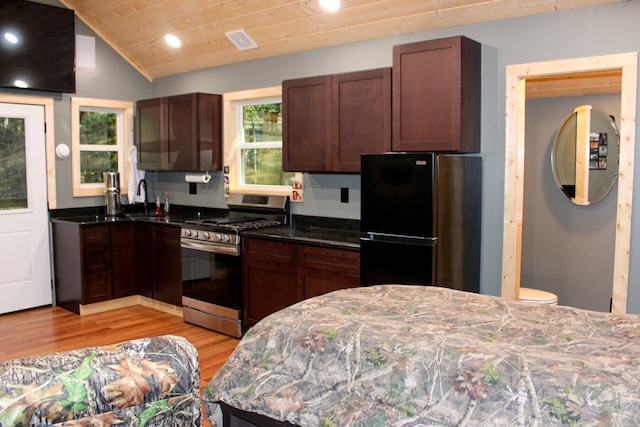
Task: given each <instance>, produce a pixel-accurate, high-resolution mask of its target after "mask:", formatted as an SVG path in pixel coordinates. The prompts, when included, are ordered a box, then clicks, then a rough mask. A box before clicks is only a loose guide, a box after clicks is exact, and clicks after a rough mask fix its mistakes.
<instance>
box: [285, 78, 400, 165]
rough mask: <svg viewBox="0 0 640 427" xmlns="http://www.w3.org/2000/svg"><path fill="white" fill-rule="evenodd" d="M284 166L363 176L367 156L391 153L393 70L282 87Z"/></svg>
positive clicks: (301, 81) (288, 83)
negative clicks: (362, 156) (362, 164)
mask: <svg viewBox="0 0 640 427" xmlns="http://www.w3.org/2000/svg"><path fill="white" fill-rule="evenodd" d="M282 105H283V107H282V108H283V141H282V143H283V164H284V166H283V167H284V170H286V171H291V172H336V173H359V172H360V155H361V154H362V153H383V152H385V151H389V150H390V149H391V69H390V68H380V69H375V70H365V71H357V72H352V73H343V74H335V75H327V76H317V77H309V78H303V79H295V80H285V81H284V82H282Z"/></svg>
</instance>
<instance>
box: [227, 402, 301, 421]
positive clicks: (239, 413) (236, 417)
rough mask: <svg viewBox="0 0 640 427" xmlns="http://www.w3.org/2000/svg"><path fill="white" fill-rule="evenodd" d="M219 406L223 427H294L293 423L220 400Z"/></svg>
mask: <svg viewBox="0 0 640 427" xmlns="http://www.w3.org/2000/svg"><path fill="white" fill-rule="evenodd" d="M220 408H221V409H222V423H223V426H224V427H295V424H291V423H289V422H286V421H285V422H282V421H276V420H274V419H272V418H269V417H265V416H264V415H260V414H254V413H253V412H246V411H243V410H240V409H236V408H234V407H232V406H229V405H227V404H226V403H224V402H220Z"/></svg>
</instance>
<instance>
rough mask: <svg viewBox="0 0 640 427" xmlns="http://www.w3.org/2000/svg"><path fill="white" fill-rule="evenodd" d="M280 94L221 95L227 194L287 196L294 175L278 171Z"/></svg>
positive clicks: (275, 89) (276, 89)
mask: <svg viewBox="0 0 640 427" xmlns="http://www.w3.org/2000/svg"><path fill="white" fill-rule="evenodd" d="M281 94H282V88H281V87H280V86H277V87H272V88H266V89H258V90H248V91H242V92H233V93H227V94H225V95H224V105H225V120H226V126H225V128H226V129H228V130H229V132H227V133H226V135H225V153H226V155H227V158H226V160H227V165H229V187H230V189H231V190H233V191H240V192H242V191H247V192H252V193H265V194H284V195H290V194H291V185H292V182H293V179H294V173H293V172H284V171H283V170H282V97H281Z"/></svg>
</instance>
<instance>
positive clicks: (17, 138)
mask: <svg viewBox="0 0 640 427" xmlns="http://www.w3.org/2000/svg"><path fill="white" fill-rule="evenodd" d="M24 122H25V120H24V118H18V117H0V159H2V164H3V170H2V173H0V210H8V209H12V210H13V209H27V208H28V205H27V161H26V157H27V154H26V149H25V146H26V138H25V131H24V124H25V123H24Z"/></svg>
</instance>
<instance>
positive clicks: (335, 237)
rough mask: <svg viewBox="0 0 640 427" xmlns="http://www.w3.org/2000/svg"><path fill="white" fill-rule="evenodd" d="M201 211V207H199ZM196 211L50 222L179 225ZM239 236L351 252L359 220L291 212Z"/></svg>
mask: <svg viewBox="0 0 640 427" xmlns="http://www.w3.org/2000/svg"><path fill="white" fill-rule="evenodd" d="M198 212H200V210H198ZM195 215H197V213H191V212H190V211H186V210H185V211H183V212H182V211H178V212H176V213H173V214H170V215H168V216H161V217H156V216H154V215H153V214H144V213H129V214H124V215H119V216H107V215H105V214H104V212H99V211H96V212H93V211H78V210H72V211H70V212H68V214H67V215H60V214H58V215H56V216H53V215H52V218H51V221H54V222H59V221H64V222H70V223H74V224H77V225H79V226H91V225H97V224H105V223H121V222H131V221H143V222H150V223H154V224H164V225H169V226H174V227H181V226H182V225H183V224H184V222H185V221H186V220H189V219H193V218H194V217H195ZM241 236H244V237H255V238H260V239H267V240H280V241H287V242H290V243H300V244H306V245H312V246H320V247H327V248H334V249H344V250H351V251H359V250H360V226H359V221H357V220H349V219H336V218H324V217H311V216H298V215H293V217H292V220H291V224H289V225H286V226H282V227H269V228H262V229H257V230H243V231H242V232H241Z"/></svg>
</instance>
